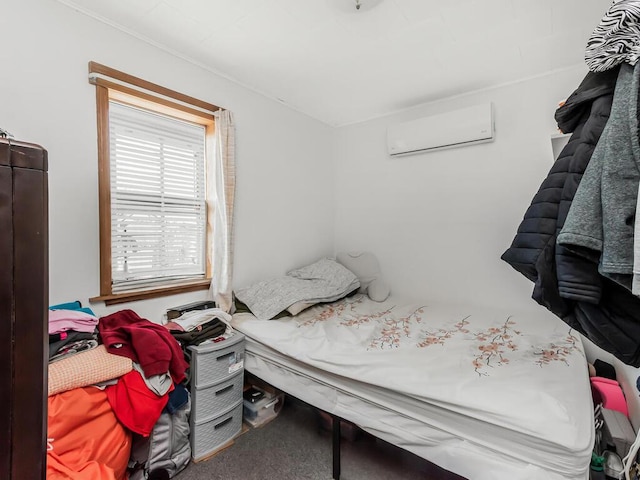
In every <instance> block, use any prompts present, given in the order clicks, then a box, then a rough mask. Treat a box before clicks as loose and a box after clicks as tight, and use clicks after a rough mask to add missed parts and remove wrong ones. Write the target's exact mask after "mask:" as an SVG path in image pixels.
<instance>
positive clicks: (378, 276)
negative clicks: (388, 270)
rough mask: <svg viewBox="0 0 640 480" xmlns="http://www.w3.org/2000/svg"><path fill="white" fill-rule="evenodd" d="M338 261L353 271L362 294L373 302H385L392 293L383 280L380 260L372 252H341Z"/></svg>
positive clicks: (337, 257) (337, 256)
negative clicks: (358, 281)
mask: <svg viewBox="0 0 640 480" xmlns="http://www.w3.org/2000/svg"><path fill="white" fill-rule="evenodd" d="M336 261H338V263H340V264H341V265H343V266H345V267H346V268H348V269H349V270H351V271H352V272H353V273H354V274H355V276H356V277H358V280H360V289H359V290H358V291H359V292H360V293H366V294H367V295H369V298H371V300H373V301H376V302H383V301H385V300H386V299H387V297H388V296H389V293H390V289H389V286H388V285H387V284H386V283H385V282H384V281H383V280H382V272H381V271H380V264H379V263H378V259H377V258H376V256H375V255H374V254H373V253H371V252H339V253H338V254H337V255H336Z"/></svg>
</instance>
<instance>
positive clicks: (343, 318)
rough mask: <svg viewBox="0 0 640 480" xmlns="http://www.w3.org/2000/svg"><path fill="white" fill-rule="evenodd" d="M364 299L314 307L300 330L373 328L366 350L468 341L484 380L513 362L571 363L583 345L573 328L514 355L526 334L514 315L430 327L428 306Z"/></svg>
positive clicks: (299, 324)
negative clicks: (368, 308) (376, 307)
mask: <svg viewBox="0 0 640 480" xmlns="http://www.w3.org/2000/svg"><path fill="white" fill-rule="evenodd" d="M363 300H364V297H363V296H362V295H358V296H355V297H348V298H344V299H342V300H340V301H338V302H335V303H331V304H327V305H322V306H318V307H314V308H313V309H310V311H309V312H308V314H307V315H304V316H301V317H300V319H299V320H297V328H310V327H313V326H315V325H316V324H318V323H322V322H333V323H335V324H336V325H337V326H340V327H344V328H348V329H358V328H360V327H361V326H363V325H374V330H373V331H374V333H373V334H370V340H369V342H368V346H367V350H376V349H378V350H384V349H394V348H400V347H416V348H430V347H438V346H445V345H446V344H447V343H450V342H454V341H457V342H466V343H468V344H469V352H470V355H469V361H468V364H469V367H472V368H473V369H474V371H475V372H476V373H477V374H478V375H480V376H488V375H490V373H491V369H493V368H496V367H501V366H505V365H507V364H509V363H510V362H511V361H512V359H514V358H515V359H525V361H528V362H531V363H533V364H535V365H537V366H539V367H544V366H545V365H549V364H550V363H553V362H562V363H565V364H567V365H568V364H569V361H570V359H571V356H572V354H573V353H574V352H575V351H576V350H580V347H579V342H580V341H579V339H578V338H577V337H576V336H574V335H573V334H572V332H571V330H572V329H571V328H570V327H568V326H567V328H566V334H565V335H563V336H562V337H559V338H558V339H557V340H552V341H547V342H545V343H542V344H540V345H538V346H537V348H535V349H533V350H532V351H530V352H525V353H524V355H517V356H515V355H514V354H515V352H518V351H519V350H520V349H521V345H520V342H518V339H519V338H520V337H522V336H523V332H522V330H521V329H520V328H518V322H517V321H516V320H515V319H514V318H513V316H512V315H508V316H506V318H496V319H495V322H494V323H492V324H491V325H489V326H484V325H482V324H481V325H476V323H477V322H475V321H474V320H475V319H474V316H473V315H466V316H464V317H462V318H460V319H459V320H458V321H457V322H455V323H452V324H450V325H446V326H442V327H439V328H435V329H431V328H429V325H430V322H429V316H428V315H427V307H426V306H419V307H414V308H411V309H408V310H406V309H404V310H401V309H400V308H396V307H397V306H396V305H384V306H383V307H382V308H381V309H380V311H375V312H364V311H362V310H363V309H362V308H361V307H362V304H363ZM527 353H529V354H527Z"/></svg>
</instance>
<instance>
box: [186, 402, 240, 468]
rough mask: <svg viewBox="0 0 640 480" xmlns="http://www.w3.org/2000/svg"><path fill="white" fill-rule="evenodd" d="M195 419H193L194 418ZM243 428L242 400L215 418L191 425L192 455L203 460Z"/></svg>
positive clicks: (196, 459)
mask: <svg viewBox="0 0 640 480" xmlns="http://www.w3.org/2000/svg"><path fill="white" fill-rule="evenodd" d="M192 420H193V419H192ZM241 429H242V400H240V402H239V403H238V404H237V405H235V406H234V407H231V409H230V410H228V411H227V412H225V413H223V414H222V415H220V416H218V417H215V418H214V419H212V420H210V421H208V422H205V423H201V424H195V423H192V426H191V456H192V457H193V459H194V460H195V461H198V460H202V459H203V458H205V457H207V456H208V455H210V454H212V453H214V452H215V451H216V450H217V449H218V448H220V447H222V446H223V445H224V444H225V443H227V442H229V441H230V440H232V439H233V438H234V437H235V436H236V435H238V434H239V433H240V431H241Z"/></svg>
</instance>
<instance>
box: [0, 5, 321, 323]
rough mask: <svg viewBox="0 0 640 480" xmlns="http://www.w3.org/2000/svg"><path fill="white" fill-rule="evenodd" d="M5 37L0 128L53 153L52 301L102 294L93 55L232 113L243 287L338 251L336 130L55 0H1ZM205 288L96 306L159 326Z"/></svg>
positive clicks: (0, 37) (0, 33) (1, 35)
mask: <svg viewBox="0 0 640 480" xmlns="http://www.w3.org/2000/svg"><path fill="white" fill-rule="evenodd" d="M0 43H1V44H2V48H1V49H0V65H2V67H1V68H0V92H2V106H1V107H0V126H1V127H3V128H6V129H7V130H9V131H10V132H11V133H13V134H14V135H15V137H16V139H18V140H23V141H27V142H33V143H38V144H40V145H42V146H44V147H45V148H46V149H47V150H48V153H49V192H50V196H49V212H50V229H49V231H50V237H49V238H50V250H49V258H50V284H51V287H50V302H51V303H58V302H63V301H68V300H75V299H79V300H81V301H82V302H83V303H85V304H86V303H87V299H88V298H89V297H92V296H96V295H98V294H99V250H98V218H97V214H98V196H97V191H98V183H97V157H96V152H97V146H96V120H95V89H94V87H93V86H92V85H90V84H89V83H88V81H87V64H88V62H89V61H91V60H94V61H97V62H99V63H102V64H105V65H108V66H110V67H113V68H116V69H119V70H122V71H125V72H127V73H130V74H132V75H136V76H138V77H141V78H143V79H145V80H149V81H151V82H154V83H157V84H160V85H163V86H165V87H168V88H171V89H174V90H177V91H180V92H182V93H185V94H188V95H191V96H194V97H196V98H200V99H202V100H205V101H207V102H210V103H213V104H216V105H220V106H223V107H226V108H228V109H230V110H231V111H233V112H234V114H235V118H236V123H237V144H236V153H237V158H236V162H237V175H238V183H237V192H236V213H237V215H236V250H235V252H236V261H235V284H236V285H242V284H245V283H248V282H251V281H254V280H257V279H260V278H263V277H264V276H267V275H279V274H282V273H284V271H285V270H286V269H288V268H292V267H295V266H300V265H302V264H304V263H305V262H307V261H310V260H314V259H316V258H317V257H319V256H322V255H327V254H330V253H331V252H332V245H333V210H332V202H333V190H332V182H333V177H332V171H331V164H330V161H329V159H330V155H331V140H332V135H333V131H332V129H331V128H329V127H327V126H325V125H324V124H322V123H320V122H318V121H316V120H313V119H311V118H309V117H306V116H304V115H301V114H299V113H296V112H294V111H292V110H290V109H288V108H286V107H284V106H282V105H280V104H278V103H276V102H273V101H271V100H268V99H266V98H265V97H263V96H260V95H258V94H256V93H254V92H252V91H249V90H247V89H245V88H242V87H240V86H238V85H236V84H234V83H232V82H230V81H228V80H226V79H224V78H221V77H219V76H217V75H215V74H212V73H210V72H207V71H205V70H204V69H202V68H200V67H198V66H196V65H193V64H191V63H188V62H186V61H184V60H181V59H179V58H177V57H175V56H172V55H170V54H168V53H166V52H164V51H161V50H160V49H158V48H155V47H153V46H151V45H149V44H146V43H144V42H142V41H140V40H138V39H135V38H133V37H131V36H129V35H128V34H126V33H123V32H121V31H119V30H116V29H114V28H112V27H109V26H107V25H105V24H103V23H101V22H98V21H96V20H94V19H91V18H89V17H87V16H85V15H83V14H81V13H79V12H76V11H74V10H72V9H70V8H69V7H66V6H64V5H62V4H60V3H58V2H56V1H53V0H5V1H4V2H3V4H2V14H1V15H0ZM206 295H207V294H206V292H204V291H203V292H198V293H194V294H184V295H179V296H174V297H164V298H162V299H157V300H147V301H142V302H135V303H130V304H123V305H115V306H113V307H110V308H109V309H105V308H104V305H103V304H101V303H100V304H95V305H92V307H93V308H94V309H95V310H96V311H97V312H98V313H104V312H106V311H115V310H119V309H122V308H133V309H134V310H136V312H138V313H139V314H140V315H141V316H143V317H145V318H149V319H150V320H156V321H157V320H159V319H160V316H161V314H162V313H163V311H164V310H165V309H166V308H167V307H170V306H174V305H177V304H181V303H185V302H187V301H192V300H196V299H202V298H206Z"/></svg>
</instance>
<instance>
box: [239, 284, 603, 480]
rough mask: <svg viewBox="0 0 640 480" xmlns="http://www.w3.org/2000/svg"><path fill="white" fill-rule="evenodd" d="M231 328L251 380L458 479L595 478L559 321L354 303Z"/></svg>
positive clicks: (580, 375)
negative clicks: (242, 340)
mask: <svg viewBox="0 0 640 480" xmlns="http://www.w3.org/2000/svg"><path fill="white" fill-rule="evenodd" d="M233 326H234V328H236V329H237V330H239V331H241V332H242V333H244V334H245V335H246V336H247V353H246V368H247V369H248V370H249V371H250V372H252V373H254V374H256V375H258V376H259V377H261V378H263V379H264V380H266V381H267V382H270V383H272V384H274V385H276V386H277V387H279V388H281V389H283V390H284V391H286V392H288V393H290V394H292V395H294V396H297V397H299V398H301V399H302V400H304V401H307V402H309V403H311V404H313V405H315V406H317V407H318V408H321V409H323V410H326V411H329V412H331V413H334V414H336V415H338V416H341V417H343V418H345V419H348V420H350V421H352V422H354V423H356V424H358V425H360V426H361V427H362V428H364V429H365V430H368V431H369V432H371V433H373V434H374V435H376V436H379V437H381V438H383V439H385V440H387V441H390V442H392V443H394V444H396V445H399V446H400V447H403V448H405V449H407V450H409V451H412V452H414V453H416V454H418V455H420V456H422V457H424V458H426V459H428V460H430V461H432V462H434V463H436V464H438V465H440V466H442V467H443V468H446V469H447V470H450V471H452V472H454V473H457V474H459V475H462V476H465V477H467V478H469V479H473V480H475V479H479V480H485V479H486V480H489V479H491V480H496V479H498V480H499V479H505V480H507V479H509V480H514V479H522V480H537V479H540V480H542V479H558V480H559V479H586V478H588V466H589V460H590V457H591V450H592V447H593V414H592V412H593V406H592V403H591V391H590V385H589V379H588V371H587V367H586V360H585V357H584V352H583V349H582V344H581V341H580V339H579V337H578V335H577V334H571V332H570V329H569V327H568V326H567V325H565V324H564V323H563V322H561V321H560V320H558V319H555V317H550V316H547V315H541V316H540V317H537V316H533V317H532V316H522V315H517V314H514V315H510V314H509V313H508V312H500V311H495V310H494V311H490V310H486V309H485V310H480V309H478V308H473V309H470V308H469V307H450V306H422V305H407V304H403V303H400V302H398V301H396V300H395V299H393V298H392V299H389V300H387V301H386V302H383V303H376V302H372V301H370V300H369V299H368V298H367V297H366V296H362V295H356V296H354V297H350V298H347V299H343V300H341V301H339V302H336V303H333V304H329V305H323V306H318V307H313V308H311V309H308V310H306V311H305V312H302V313H301V314H299V315H298V316H296V317H287V318H284V319H278V320H269V321H261V320H257V319H256V318H255V317H253V316H252V315H250V314H246V313H242V314H236V315H234V319H233Z"/></svg>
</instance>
